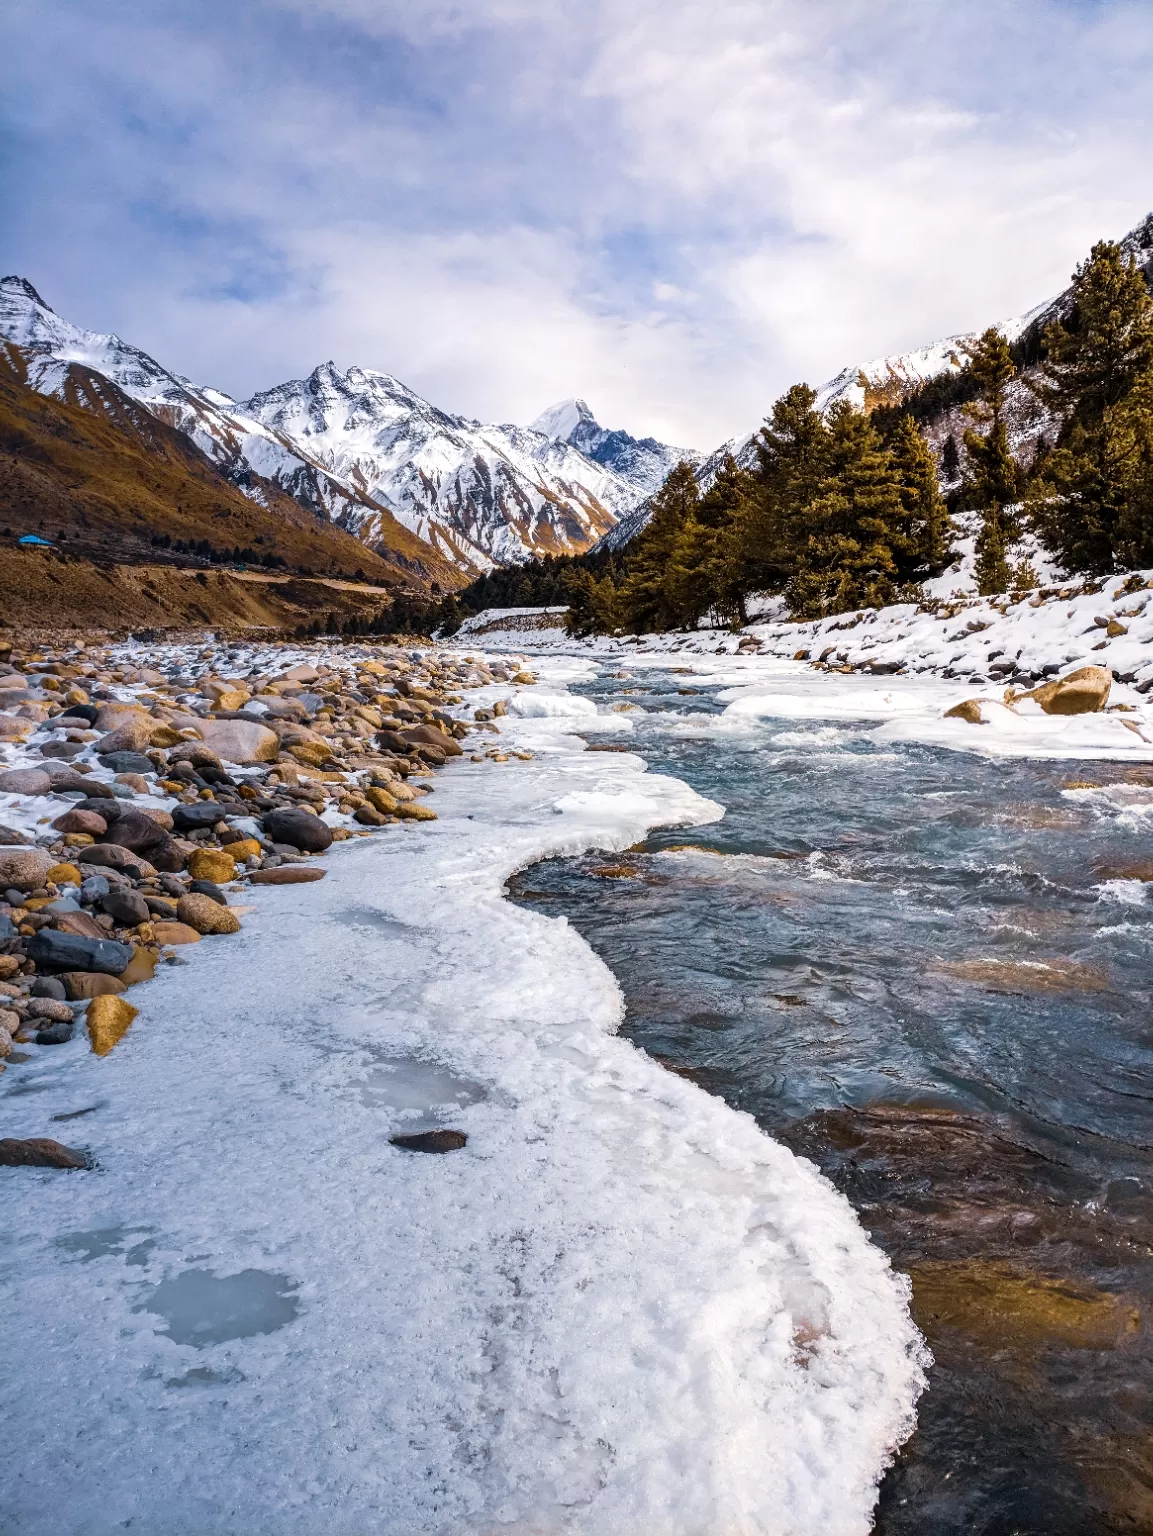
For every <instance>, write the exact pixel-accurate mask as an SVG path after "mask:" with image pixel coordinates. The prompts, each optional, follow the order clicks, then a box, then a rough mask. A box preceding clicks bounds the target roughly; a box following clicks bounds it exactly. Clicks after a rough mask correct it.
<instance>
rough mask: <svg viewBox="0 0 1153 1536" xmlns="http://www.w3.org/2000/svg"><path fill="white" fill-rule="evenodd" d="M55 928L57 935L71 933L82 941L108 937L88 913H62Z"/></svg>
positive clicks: (54, 925)
mask: <svg viewBox="0 0 1153 1536" xmlns="http://www.w3.org/2000/svg"><path fill="white" fill-rule="evenodd" d="M53 927H54V929H55V931H56V932H57V933H69V934H72V935H73V936H74V937H76V938H81V939H103V938H106V937H107V935H106V934H105V932H104V929H103V928H101V926H100V924H99V923H98V922H97V921H96V919H95V918H94V917H91V916H90V915H89V914H88V913H87V912H62V913H61V914H60V916H59V917H57V919H56V921H55V923H54V924H53Z"/></svg>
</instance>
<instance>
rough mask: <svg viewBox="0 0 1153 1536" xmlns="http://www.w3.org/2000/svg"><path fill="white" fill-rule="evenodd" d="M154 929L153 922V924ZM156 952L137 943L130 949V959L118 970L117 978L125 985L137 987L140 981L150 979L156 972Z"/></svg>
mask: <svg viewBox="0 0 1153 1536" xmlns="http://www.w3.org/2000/svg"><path fill="white" fill-rule="evenodd" d="M153 931H155V924H153ZM157 958H158V956H157V952H156V950H154V949H148V948H147V947H146V946H145V945H143V944H137V945H135V946H134V947H133V950H132V959H131V960H129V962H128V964H127V965H126V966H125V967H124V969H123V970H122V971H121V972H120V975H119V977H118V978H117V980H118V981H119V982H120V983H121V984H122V986H125V987H137V986H139V985H140V983H141V982H142V981H151V980H152V978H153V976H155V974H156V961H157Z"/></svg>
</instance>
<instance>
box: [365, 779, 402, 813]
mask: <svg viewBox="0 0 1153 1536" xmlns="http://www.w3.org/2000/svg"><path fill="white" fill-rule="evenodd" d="M364 798H365V799H366V800H367V801H368V803H369V805H371V806H372V807H373V809H374V810H377V811H380V812H382V813H383V814H384V815H386V816H392V815H395V813H396V807H397V801H396V799H395V797H394V796H392V795H390V794H389V792H388V790H387V789H381V787H380V785H379V784H370V785H369V787H368V788H367V789H366V790H365V792H364Z"/></svg>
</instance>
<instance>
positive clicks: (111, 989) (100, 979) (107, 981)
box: [57, 971, 125, 1003]
mask: <svg viewBox="0 0 1153 1536" xmlns="http://www.w3.org/2000/svg"><path fill="white" fill-rule="evenodd" d="M57 980H59V981H62V982H63V983H64V995H65V997H67V998H68V999H69V1001H70V1002H73V1003H81V1002H84V1001H85V1000H86V999H88V998H92V997H106V996H110V995H111V996H115V994H116V993H118V992H123V991H124V988H125V983H124V982H123V981H121V980H120V977H119V976H109V975H107V974H106V973H105V972H104V971H62V972H61V973H60V975H59V977H58V978H57Z"/></svg>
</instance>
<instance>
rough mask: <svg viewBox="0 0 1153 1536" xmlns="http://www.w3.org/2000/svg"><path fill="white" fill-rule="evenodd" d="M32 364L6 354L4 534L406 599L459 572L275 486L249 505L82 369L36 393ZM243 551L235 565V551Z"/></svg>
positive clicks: (0, 515) (0, 415)
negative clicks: (188, 555)
mask: <svg viewBox="0 0 1153 1536" xmlns="http://www.w3.org/2000/svg"><path fill="white" fill-rule="evenodd" d="M36 363H37V359H36V358H35V356H30V355H29V354H27V353H26V352H25V351H24V350H23V349H22V348H20V347H17V346H13V345H11V344H2V343H0V465H2V467H3V473H2V474H0V530H4V531H5V533H4V536H5V542H8V541H9V540H12V539H15V538H19V537H21V536H22V535H25V534H37V535H39V536H41V537H44V538H47V539H48V540H50V541H51V542H53V543H55V544H58V545H59V546H60V547H61V548H62V549H65V550H68V551H70V552H72V553H74V554H76V555H83V556H86V557H88V558H90V559H98V560H102V561H108V560H112V561H118V562H134V561H140V560H156V559H158V558H161V559H163V558H168V559H175V558H177V557H178V550H177V549H174V546H178V545H183V546H185V547H186V548H189V547H191V548H194V549H198V550H199V551H200V553H201V554H202V555H203V556H206V557H207V558H212V556H213V555H215V556H217V557H218V558H224V557H226V556H227V555H229V554H231V555H232V556H233V558H234V559H236V560H240V561H243V562H244V563H247V564H251V565H254V566H261V565H264V566H268V567H271V568H274V569H279V570H304V571H312V572H317V573H323V574H333V575H343V576H357V575H359V576H360V577H361V579H367V580H370V581H373V582H376V583H379V584H381V585H383V586H387V587H393V588H398V589H401V590H406V591H408V590H415V591H422V592H424V591H428V590H429V589H430V587H431V585H432V584H433V583H434V582H435V583H437V584H438V585H443V584H449V585H451V584H452V583H453V581H454V580H455V574H454V572H453V570H452V568H451V567H450V566H448V565H447V564H446V563H445V562H444V561H443V560H441V559H438V557H437V556H436V554H435V553H434V552H433V551H432V550H431V549H429V548H428V546H427V545H425V544H422V543H421V541H420V540H419V539H417V538H415V537H414V536H413V535H412V534H411V533H409V532H408V530H407V529H405V528H402V527H400V526H399V525H397V526H396V527H395V529H394V530H392V531H391V534H390V540H389V543H388V545H386V546H382V552H380V553H377V552H375V551H374V550H371V549H367V548H365V546H364V545H363V544H362V543H360V542H359V541H358V540H357V539H355V538H354V537H353V536H352V535H351V534H349V533H347V532H346V531H345V530H344V529H343V528H341V527H339V526H337V525H334V524H333V523H332V522H331V521H330V520H329V519H328V518H327V517H324V516H318V515H317V514H316V513H315V512H312V511H309V510H307V509H306V508H305V507H303V506H301V505H300V503H299V502H297V501H295V500H294V499H293V498H292V497H291V496H289V495H288V494H287V493H286V492H284V491H283V490H282V489H281V488H280V487H279V486H278V485H276V483H275V482H273V481H268V480H264V479H262V478H260V477H258V476H253V477H252V478H251V479H250V481H249V484H248V487H247V492H248V493H247V494H242V493H241V491H240V489H239V488H238V487H237V486H236V485H235V484H233V483H232V481H231V480H229V479H228V477H227V476H226V475H225V474H224V473H223V472H222V470H221V469H220V467H219V466H218V465H217V464H216V463H214V462H213V461H212V460H211V459H210V458H209V457H208V456H207V455H206V454H205V453H204V452H202V451H201V449H200V448H199V447H198V446H197V445H196V444H195V443H194V442H193V441H192V440H191V439H190V438H189V437H188V436H187V435H186V434H185V433H183V432H181V431H179V430H177V429H176V428H175V427H173V426H170V425H169V424H168V423H166V422H165V421H163V420H162V419H160V418H159V417H158V416H156V415H154V414H153V413H152V412H151V411H149V410H147V409H145V408H144V407H142V406H141V405H140V404H139V403H138V402H137V401H136V400H134V399H133V398H132V397H131V396H129V395H128V394H126V393H125V392H124V391H123V390H121V389H120V388H118V386H117V385H115V384H113V383H112V382H111V381H110V380H109V378H108V377H107V376H106V375H105V374H103V373H100V372H97V371H96V370H95V369H93V368H91V367H89V366H88V365H87V364H85V363H83V362H80V361H75V362H69V363H67V364H65V365H62V366H61V368H60V369H59V372H58V375H57V378H56V384H55V390H54V393H53V394H52V395H44V394H41V393H38V392H37V391H36V390H35V389H33V388H32V387H31V384H30V377H29V376H30V374H31V373H32V371H33V370H34V369H35V367H36ZM238 550H239V551H243V552H244V553H243V554H242V555H239V556H237V555H236V554H235V553H234V552H235V551H238Z"/></svg>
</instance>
